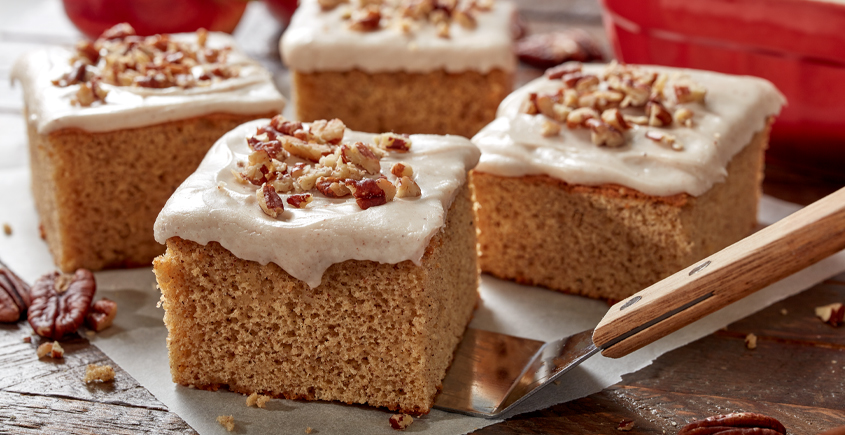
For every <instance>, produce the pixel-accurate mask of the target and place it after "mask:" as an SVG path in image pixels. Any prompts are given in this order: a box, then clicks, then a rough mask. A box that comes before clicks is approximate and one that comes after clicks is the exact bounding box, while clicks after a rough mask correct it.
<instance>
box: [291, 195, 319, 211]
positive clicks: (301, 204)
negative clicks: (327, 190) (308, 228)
mask: <svg viewBox="0 0 845 435" xmlns="http://www.w3.org/2000/svg"><path fill="white" fill-rule="evenodd" d="M313 200H314V197H313V196H311V194H310V193H300V194H296V195H291V196H289V197H288V199H287V202H288V204H290V205H292V206H293V207H295V208H305V206H307V205H308V204H310V203H311V201H313Z"/></svg>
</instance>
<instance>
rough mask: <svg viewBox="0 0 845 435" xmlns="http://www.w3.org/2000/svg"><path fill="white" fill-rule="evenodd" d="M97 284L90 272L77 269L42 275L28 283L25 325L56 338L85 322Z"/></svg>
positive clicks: (37, 332)
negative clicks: (63, 272)
mask: <svg viewBox="0 0 845 435" xmlns="http://www.w3.org/2000/svg"><path fill="white" fill-rule="evenodd" d="M96 290H97V284H96V282H95V281H94V274H92V273H91V272H90V271H88V270H86V269H78V270H77V271H76V273H74V274H73V275H72V276H70V275H62V274H61V273H59V272H53V273H48V274H47V275H44V276H42V277H41V278H39V279H38V281H36V282H35V284H34V285H33V286H32V305H31V306H30V307H29V324H30V325H31V326H32V329H33V330H34V331H35V333H36V334H38V335H40V336H42V337H47V338H52V339H54V340H58V339H60V338H62V336H64V335H65V334H71V333H74V332H76V330H77V329H78V328H79V327H80V326H81V325H82V323H83V322H84V321H85V316H86V315H87V314H88V309H89V307H90V306H91V300H92V299H93V298H94V292H95V291H96Z"/></svg>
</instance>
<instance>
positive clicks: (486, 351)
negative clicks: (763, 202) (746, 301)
mask: <svg viewBox="0 0 845 435" xmlns="http://www.w3.org/2000/svg"><path fill="white" fill-rule="evenodd" d="M842 249H845V188H842V189H840V190H838V191H836V192H834V193H832V194H830V195H828V196H827V197H825V198H823V199H821V200H819V201H816V202H815V203H813V204H811V205H809V206H807V207H805V208H803V209H801V210H799V211H797V212H795V213H793V214H792V215H790V216H788V217H786V218H784V219H781V220H780V221H778V222H777V223H775V224H773V225H771V226H768V227H766V228H764V229H763V230H760V231H759V232H757V233H755V234H752V235H751V236H749V237H747V238H745V239H743V240H740V241H739V242H737V243H734V244H733V245H731V246H729V247H727V248H725V249H723V250H721V251H719V252H717V253H716V254H713V255H711V256H709V257H707V258H705V259H704V260H701V261H699V262H697V263H695V264H694V265H692V266H690V267H687V268H686V269H683V270H681V271H679V272H677V273H675V274H674V275H672V276H670V277H668V278H666V279H664V280H662V281H660V282H658V283H656V284H654V285H652V286H650V287H648V288H646V289H644V290H642V291H640V292H639V293H637V294H635V295H633V296H631V297H629V298H627V299H625V300H623V301H621V302H619V303H617V304H616V305H614V306H612V307H611V308H610V310H609V311H608V312H607V314H606V315H605V316H604V318H602V320H601V321H600V322H599V324H598V326H596V328H595V329H594V330H588V331H584V332H581V333H578V334H575V335H573V336H571V337H567V338H563V339H560V340H556V341H551V342H547V343H544V342H541V341H536V340H530V339H525V338H519V337H513V336H510V335H504V334H499V333H494V332H489V331H482V330H478V329H472V328H468V329H467V332H466V335H465V336H464V338H463V340H462V341H461V343H460V345H459V346H458V349H457V351H456V353H455V359H454V361H453V362H452V366H451V368H450V369H449V371H448V372H447V374H446V378H445V379H444V380H443V390H442V391H441V392H440V394H439V395H438V396H437V397H436V398H435V401H434V406H435V407H436V408H439V409H442V410H446V411H452V412H458V413H462V414H468V415H472V416H478V417H486V418H493V417H498V416H500V415H502V414H504V413H506V412H507V411H509V410H511V409H512V408H513V407H514V406H516V405H517V404H519V403H520V402H522V401H524V400H525V399H526V398H528V397H530V396H531V395H532V394H534V393H536V392H537V391H539V390H540V389H541V388H542V387H543V386H545V385H547V384H549V383H550V382H553V381H554V380H556V379H557V378H559V377H560V376H561V375H563V374H564V373H566V372H567V371H569V370H570V369H572V368H573V367H575V366H577V365H578V364H580V363H581V362H582V361H584V360H586V359H587V358H589V357H591V356H592V355H595V354H596V353H598V352H601V354H602V355H604V356H606V357H610V358H620V357H623V356H625V355H628V354H629V353H631V352H633V351H635V350H637V349H639V348H641V347H643V346H645V345H647V344H649V343H652V342H654V341H656V340H658V339H660V338H661V337H664V336H666V335H668V334H670V333H672V332H674V331H676V330H678V329H680V328H682V327H684V326H686V325H688V324H690V323H692V322H694V321H696V320H698V319H700V318H702V317H704V316H706V315H708V314H710V313H713V312H714V311H717V310H719V309H720V308H722V307H725V306H727V305H730V304H731V303H733V302H736V301H738V300H739V299H742V298H743V297H745V296H748V295H750V294H751V293H754V292H756V291H757V290H759V289H761V288H763V287H765V286H767V285H769V284H771V283H774V282H776V281H779V280H780V279H782V278H785V277H787V276H789V275H791V274H792V273H795V272H797V271H799V270H801V269H803V268H805V267H807V266H809V265H811V264H813V263H816V262H818V261H820V260H822V259H824V258H826V257H828V256H829V255H832V254H834V253H836V252H837V251H840V250H842Z"/></svg>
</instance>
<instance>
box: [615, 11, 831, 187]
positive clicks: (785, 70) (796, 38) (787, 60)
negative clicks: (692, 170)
mask: <svg viewBox="0 0 845 435" xmlns="http://www.w3.org/2000/svg"><path fill="white" fill-rule="evenodd" d="M602 3H603V4H604V25H605V29H606V30H607V33H608V37H609V39H610V41H611V43H612V44H613V49H614V51H615V52H616V56H617V58H618V59H619V60H621V61H623V62H627V63H642V64H655V65H668V66H676V67H683V68H696V69H705V70H711V71H718V72H724V73H730V74H744V75H753V76H758V77H763V78H765V79H768V80H770V81H771V82H772V83H774V84H775V86H777V87H778V89H780V91H781V92H783V94H784V95H786V98H787V100H788V104H787V107H785V108H784V110H783V112H782V113H781V116H780V117H779V118H778V120H777V123H776V124H775V126H774V129H773V131H772V146H771V149H770V154H771V155H773V156H774V157H775V158H778V159H781V160H788V161H792V162H799V163H804V164H811V165H814V166H821V167H825V168H829V169H834V170H838V171H839V172H841V175H843V176H845V30H843V29H845V3H841V2H840V3H834V2H832V1H818V0H602Z"/></svg>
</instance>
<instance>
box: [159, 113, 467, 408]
mask: <svg viewBox="0 0 845 435" xmlns="http://www.w3.org/2000/svg"><path fill="white" fill-rule="evenodd" d="M478 156H479V152H478V150H477V148H475V147H474V146H473V145H472V144H471V143H470V142H469V140H468V139H465V138H462V137H458V136H434V135H411V136H410V137H405V136H399V135H394V134H382V135H373V134H367V133H358V132H352V131H349V130H346V129H345V127H344V125H343V123H342V122H340V121H339V120H337V119H335V120H332V121H329V122H326V121H316V122H314V123H311V124H310V125H309V124H301V123H299V122H291V121H287V120H285V119H283V118H282V117H276V118H273V119H272V120H260V121H255V122H250V123H247V124H244V125H242V126H240V127H238V128H236V129H235V130H233V131H232V132H230V133H228V134H226V135H225V136H224V137H223V138H222V139H221V140H220V141H219V142H218V143H217V144H215V145H214V147H213V148H212V149H211V150H210V151H209V154H208V155H207V156H206V158H205V160H204V161H203V163H202V164H201V165H200V167H199V168H198V170H197V172H195V173H194V174H193V175H191V176H190V177H188V179H187V180H186V181H185V183H184V184H182V186H180V187H179V189H177V191H176V192H175V193H174V195H173V197H172V198H171V199H170V200H169V201H168V202H167V205H166V206H165V207H164V209H163V210H162V212H161V214H160V215H159V217H158V220H157V221H156V226H155V233H156V239H157V240H158V241H159V242H161V243H166V245H167V251H166V253H165V254H164V255H162V256H160V257H158V258H157V259H156V260H155V262H154V272H155V274H156V278H157V281H158V285H159V287H160V288H161V291H162V302H163V306H164V309H165V311H166V314H165V317H164V321H165V324H166V325H167V328H168V332H169V334H168V340H167V343H168V350H169V357H170V369H171V373H172V376H173V381H174V382H176V383H179V384H182V385H192V386H195V387H197V388H202V389H212V390H215V389H217V388H219V387H222V386H226V387H228V388H229V389H230V390H232V391H237V392H241V393H244V394H252V393H259V394H265V395H270V396H274V397H285V398H289V399H307V400H333V401H341V402H346V403H362V404H368V405H371V406H376V407H385V408H389V409H391V410H397V411H401V412H404V413H411V414H424V413H427V412H428V411H429V410H430V408H431V405H432V403H433V400H434V395H435V393H436V392H437V389H438V388H439V386H440V383H441V381H442V379H443V377H444V376H445V373H446V369H447V367H448V366H449V364H450V363H451V360H452V357H453V352H454V350H455V348H456V346H457V344H458V342H459V341H460V339H461V336H462V334H463V332H464V330H465V328H466V326H467V324H468V322H469V320H470V318H471V315H472V311H473V309H474V307H475V305H476V302H477V300H478V267H477V254H476V231H475V226H474V224H473V215H472V203H471V199H470V193H469V186H468V183H467V180H466V175H467V171H468V170H469V169H470V168H472V167H473V166H474V165H475V164H476V162H477V160H478Z"/></svg>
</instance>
